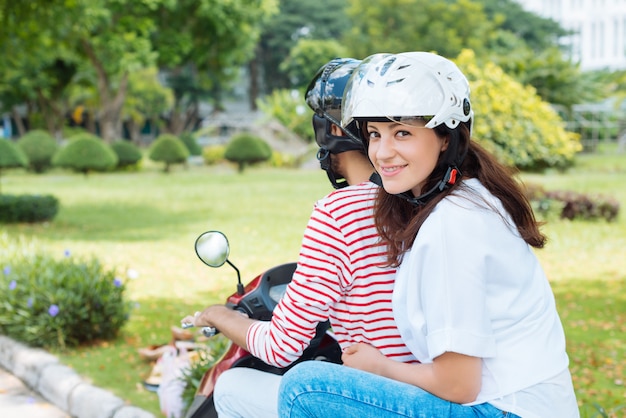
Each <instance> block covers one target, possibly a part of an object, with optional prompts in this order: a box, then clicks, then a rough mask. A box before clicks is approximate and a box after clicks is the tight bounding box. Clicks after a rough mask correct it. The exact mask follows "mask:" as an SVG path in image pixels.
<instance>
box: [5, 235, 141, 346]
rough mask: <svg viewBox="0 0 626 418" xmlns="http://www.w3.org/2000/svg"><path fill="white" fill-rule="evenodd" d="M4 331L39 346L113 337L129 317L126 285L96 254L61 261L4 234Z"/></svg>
mask: <svg viewBox="0 0 626 418" xmlns="http://www.w3.org/2000/svg"><path fill="white" fill-rule="evenodd" d="M0 245H2V246H3V248H7V251H4V252H3V253H2V254H0V267H1V268H2V272H0V288H1V289H3V290H2V292H0V301H1V303H0V333H2V334H4V335H8V336H10V337H12V338H15V339H17V340H20V341H23V342H24V343H26V344H28V345H31V346H37V347H54V348H65V347H75V346H78V345H80V344H86V343H91V342H94V341H98V340H111V339H113V338H115V337H116V336H117V335H118V332H119V330H120V329H121V327H122V326H123V325H124V324H125V323H126V321H127V320H128V316H129V314H130V308H131V305H130V303H129V302H127V301H126V300H125V298H124V293H125V290H126V285H125V283H124V281H123V280H122V279H121V278H120V277H118V276H116V274H115V272H114V271H113V270H107V269H105V268H104V267H103V265H102V264H101V263H100V262H99V261H98V260H96V259H95V258H91V259H77V258H74V257H73V256H71V255H70V253H69V252H68V251H66V254H65V257H63V258H61V259H57V258H54V257H51V256H50V255H46V254H41V253H37V250H36V249H34V246H33V245H32V244H28V243H26V244H25V243H24V242H15V241H11V240H10V239H9V238H8V236H7V235H6V234H4V235H0Z"/></svg>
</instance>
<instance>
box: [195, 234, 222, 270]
mask: <svg viewBox="0 0 626 418" xmlns="http://www.w3.org/2000/svg"><path fill="white" fill-rule="evenodd" d="M195 247H196V254H197V255H198V257H199V258H200V260H202V262H203V263H204V264H206V265H207V266H210V267H220V266H222V265H223V264H224V263H225V262H226V260H228V255H229V254H230V246H229V245H228V239H226V235H224V234H222V233H221V232H219V231H207V232H205V233H203V234H201V235H200V236H199V237H198V238H197V239H196V245H195Z"/></svg>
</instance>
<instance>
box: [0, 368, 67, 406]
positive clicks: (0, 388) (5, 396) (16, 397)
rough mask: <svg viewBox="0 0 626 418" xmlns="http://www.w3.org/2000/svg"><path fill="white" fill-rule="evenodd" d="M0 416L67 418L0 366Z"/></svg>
mask: <svg viewBox="0 0 626 418" xmlns="http://www.w3.org/2000/svg"><path fill="white" fill-rule="evenodd" d="M0 417H2V418H68V417H69V415H68V414H66V413H65V412H63V411H61V410H60V409H59V408H57V407H56V406H54V405H51V404H50V403H48V402H46V401H45V400H44V399H43V398H42V397H41V396H39V395H38V394H36V393H35V392H33V391H32V390H30V389H29V388H27V387H26V385H24V383H23V382H22V381H21V380H20V379H18V378H17V377H15V376H13V375H12V374H11V373H9V372H8V371H6V370H5V369H4V368H1V367H0Z"/></svg>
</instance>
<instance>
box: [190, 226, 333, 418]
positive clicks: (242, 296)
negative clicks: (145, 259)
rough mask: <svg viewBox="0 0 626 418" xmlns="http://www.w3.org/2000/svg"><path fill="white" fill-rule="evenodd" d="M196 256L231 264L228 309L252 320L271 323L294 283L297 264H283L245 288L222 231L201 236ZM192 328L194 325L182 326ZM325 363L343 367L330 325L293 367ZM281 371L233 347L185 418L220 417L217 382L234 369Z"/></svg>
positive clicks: (208, 332)
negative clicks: (233, 275)
mask: <svg viewBox="0 0 626 418" xmlns="http://www.w3.org/2000/svg"><path fill="white" fill-rule="evenodd" d="M195 249H196V254H197V255H198V257H199V258H200V260H202V262H204V263H205V264H206V265H208V266H210V267H221V266H222V265H223V264H224V263H228V264H229V265H230V266H231V267H232V268H234V269H235V271H236V272H237V291H236V292H235V293H233V294H232V295H230V296H229V297H228V299H227V300H226V306H228V307H230V308H231V309H235V310H238V311H240V312H242V313H243V314H245V315H247V316H248V317H249V318H252V319H258V320H261V321H269V320H271V318H272V311H273V310H274V307H275V306H276V305H277V304H278V302H279V301H280V298H281V297H282V296H283V294H284V293H285V289H286V288H287V285H288V284H289V282H290V281H291V277H292V275H293V272H294V271H295V269H296V263H287V264H281V265H279V266H276V267H273V268H271V269H269V270H267V271H265V272H264V273H262V274H260V275H258V276H257V277H255V278H254V279H253V280H252V281H251V282H249V283H248V284H247V285H246V286H245V287H244V285H243V284H242V283H241V276H240V273H239V269H237V267H235V265H234V264H232V263H231V262H230V260H228V255H229V253H230V246H229V243H228V239H227V238H226V236H225V235H224V234H223V233H221V232H219V231H208V232H205V233H203V234H201V235H200V236H199V237H198V238H197V239H196V243H195ZM182 326H183V328H189V327H191V326H192V325H191V324H186V323H184V324H182ZM217 332H219V330H216V329H215V328H211V327H204V328H203V329H202V333H203V334H204V335H205V336H207V337H211V336H213V335H215V334H216V333H217ZM313 359H316V360H323V361H331V362H334V363H341V349H340V348H339V344H338V343H337V341H336V340H335V339H334V338H333V337H332V332H331V331H330V329H329V324H328V322H324V323H320V324H319V325H318V327H317V332H316V335H315V337H314V338H313V340H311V344H310V345H309V347H308V348H307V349H306V350H305V351H304V353H303V354H302V356H301V357H300V359H298V361H296V362H295V363H293V364H292V365H291V366H293V365H295V364H297V363H298V362H300V361H304V360H313ZM291 366H289V367H287V368H278V367H274V366H271V365H268V364H266V363H265V362H263V361H262V360H260V359H258V358H256V357H254V356H253V355H251V354H250V353H249V352H247V351H246V350H244V349H243V348H241V347H239V346H237V345H236V344H231V345H230V347H229V348H228V350H227V351H226V352H225V353H224V355H223V356H222V357H221V358H220V359H219V360H218V361H217V362H216V363H215V364H214V365H213V366H212V367H211V368H210V369H209V370H207V371H206V373H205V374H204V376H203V378H202V381H201V382H200V386H199V387H198V390H197V392H196V395H195V397H194V400H193V402H192V404H191V405H190V407H189V409H188V410H187V413H186V415H185V418H214V417H217V412H216V411H215V404H214V402H213V389H214V387H215V382H216V381H217V378H218V377H219V376H220V374H221V373H222V372H224V371H225V370H228V369H230V368H233V367H249V368H253V369H257V370H262V371H265V372H270V373H275V374H280V375H282V374H284V373H285V372H286V371H287V370H289V368H290V367H291Z"/></svg>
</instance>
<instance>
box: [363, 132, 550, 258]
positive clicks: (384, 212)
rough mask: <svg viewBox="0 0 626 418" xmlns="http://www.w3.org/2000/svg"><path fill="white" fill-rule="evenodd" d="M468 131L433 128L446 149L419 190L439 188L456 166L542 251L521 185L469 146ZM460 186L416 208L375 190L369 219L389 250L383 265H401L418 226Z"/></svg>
mask: <svg viewBox="0 0 626 418" xmlns="http://www.w3.org/2000/svg"><path fill="white" fill-rule="evenodd" d="M469 128H470V122H466V123H462V124H460V125H459V126H458V127H457V128H455V129H450V128H448V127H447V126H445V125H439V126H437V127H436V128H434V131H435V133H436V134H437V135H438V136H439V137H441V138H445V137H447V138H448V141H449V143H448V148H447V149H446V150H445V151H444V152H443V153H442V154H441V155H440V157H439V161H438V162H437V167H436V168H435V170H433V172H432V173H431V175H430V176H429V177H428V179H427V180H426V184H425V185H424V186H423V187H422V190H430V188H432V187H434V185H436V184H437V183H438V182H440V181H441V179H442V177H443V176H444V174H445V172H446V170H447V168H448V167H449V166H450V165H454V166H457V167H458V168H459V169H460V171H461V173H462V175H463V177H464V178H476V179H478V180H479V181H480V182H481V183H482V184H483V185H484V186H485V187H486V188H487V190H489V191H490V192H491V193H492V194H493V195H494V196H495V197H497V198H498V199H500V201H501V202H502V205H503V206H504V209H505V210H506V211H507V212H508V213H509V215H510V216H511V219H512V220H513V222H514V223H515V226H516V227H517V230H518V231H519V233H520V235H521V237H522V238H523V239H524V241H526V242H527V243H528V244H529V245H531V246H533V247H536V248H542V247H543V246H544V245H545V242H546V237H545V235H543V234H542V233H541V232H540V231H539V227H540V223H539V222H537V220H536V219H535V215H534V213H533V210H532V207H531V205H530V202H529V201H528V199H527V198H526V195H525V194H524V192H523V189H522V187H521V185H520V184H519V183H518V182H517V181H516V180H515V178H514V177H513V174H514V173H513V171H512V170H510V169H509V168H507V167H505V166H504V165H502V164H500V163H499V162H498V161H497V160H496V159H495V158H494V157H493V156H492V155H491V154H489V153H488V152H487V151H485V149H484V148H482V147H481V146H480V145H479V144H477V143H476V142H475V141H473V140H471V139H470V129H469ZM459 161H461V163H460V164H459V163H458V162H459ZM461 184H463V182H462V181H460V182H457V183H456V184H454V185H453V186H451V187H450V188H447V189H445V190H443V191H442V192H441V193H438V194H437V195H435V196H434V197H433V198H432V199H430V200H429V201H428V202H426V203H425V204H424V205H420V206H416V205H413V204H411V203H409V202H408V201H407V200H406V199H403V198H401V197H398V196H396V195H391V194H389V193H387V192H386V191H385V190H384V189H383V188H382V187H381V188H380V190H379V191H378V196H377V199H376V204H375V207H374V218H375V221H376V228H377V230H378V233H379V234H380V236H381V238H382V240H383V242H385V244H387V246H388V249H387V260H388V263H389V265H390V266H394V267H397V266H399V265H400V261H401V259H402V255H403V254H404V253H405V252H406V251H408V250H409V249H410V248H411V247H412V246H413V242H414V241H415V237H416V236H417V233H418V232H419V230H420V228H421V226H422V224H423V223H424V221H425V220H426V218H428V216H429V215H430V213H431V212H432V211H433V209H434V208H435V206H436V205H437V203H439V202H440V201H441V200H442V199H443V198H444V197H446V196H447V195H449V194H450V193H452V192H454V190H456V189H457V188H458V187H460V185H461Z"/></svg>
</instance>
